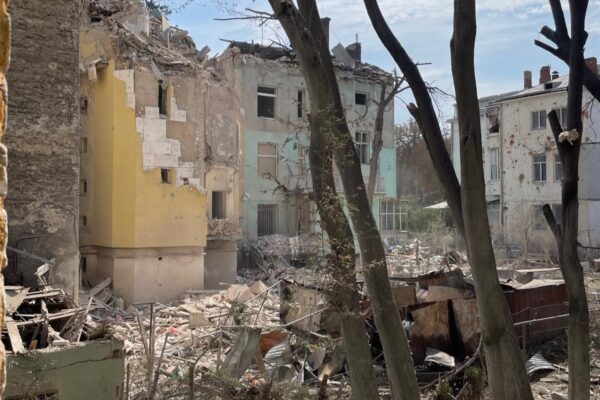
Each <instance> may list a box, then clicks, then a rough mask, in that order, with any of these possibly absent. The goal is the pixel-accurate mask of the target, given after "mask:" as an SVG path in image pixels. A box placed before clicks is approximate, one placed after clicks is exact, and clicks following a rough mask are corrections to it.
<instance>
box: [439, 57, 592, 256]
mask: <svg viewBox="0 0 600 400" xmlns="http://www.w3.org/2000/svg"><path fill="white" fill-rule="evenodd" d="M586 64H587V66H588V68H590V69H591V70H592V71H593V72H594V73H595V74H598V66H597V62H596V59H595V58H588V59H587V60H586ZM568 81H569V79H568V76H567V75H563V76H560V75H559V73H558V72H557V71H553V72H551V70H550V67H549V66H543V67H542V68H541V69H540V74H539V84H538V85H533V83H532V73H531V71H525V72H524V74H523V89H522V90H519V91H514V92H509V93H504V94H501V95H496V96H490V97H486V98H483V99H480V108H481V114H480V115H481V131H482V147H483V162H484V176H485V183H486V198H487V201H488V216H489V220H490V226H491V227H492V232H493V234H494V236H495V238H496V242H497V243H501V242H503V243H505V244H508V245H519V247H520V248H521V251H522V252H524V253H527V252H534V253H538V254H539V253H546V254H548V253H551V252H552V251H553V249H554V248H555V239H554V237H553V235H552V233H551V232H550V229H549V228H548V224H547V223H546V220H545V218H544V216H543V214H542V207H543V205H544V204H546V203H547V204H550V205H551V207H552V209H553V211H554V215H555V216H556V218H557V220H559V221H560V218H561V215H562V210H561V179H562V164H561V160H560V157H559V155H558V150H557V147H556V143H555V140H554V136H553V134H552V131H551V129H550V124H549V123H548V120H547V116H548V113H550V111H552V110H555V111H556V112H557V116H558V118H559V121H560V123H561V124H562V125H563V127H565V129H566V123H567V121H566V116H567V112H566V111H567V108H566V107H567V106H566V105H567V87H568ZM583 104H584V112H583V114H582V122H583V136H582V142H581V156H580V162H579V179H580V183H579V235H578V241H579V243H581V244H582V245H583V246H586V247H598V245H599V243H600V220H598V215H600V214H599V212H600V201H598V199H599V198H600V186H599V185H598V184H597V183H596V180H595V179H594V173H595V171H597V170H598V168H599V167H600V164H599V163H600V158H599V156H600V148H599V147H598V143H599V136H598V128H597V127H596V125H597V123H598V121H600V115H598V107H595V100H594V99H593V97H592V95H591V94H590V93H589V92H588V91H587V89H585V88H584V89H583ZM449 123H450V128H451V135H452V159H453V164H454V168H455V170H456V172H457V175H458V176H459V177H460V155H459V142H458V137H459V135H458V121H457V119H456V118H454V119H451V120H450V121H449Z"/></svg>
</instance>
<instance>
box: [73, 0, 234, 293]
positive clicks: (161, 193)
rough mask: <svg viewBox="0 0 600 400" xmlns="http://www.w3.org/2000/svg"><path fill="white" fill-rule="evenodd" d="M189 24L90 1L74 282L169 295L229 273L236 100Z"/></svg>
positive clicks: (131, 5)
mask: <svg viewBox="0 0 600 400" xmlns="http://www.w3.org/2000/svg"><path fill="white" fill-rule="evenodd" d="M207 53H208V49H207V48H204V49H202V50H198V49H196V47H195V44H194V42H193V40H192V39H191V37H189V36H188V35H187V32H185V31H183V30H181V29H179V28H176V27H172V26H170V25H169V23H168V20H167V19H166V18H165V16H164V15H162V14H161V13H160V12H158V11H156V10H151V9H148V8H146V7H145V6H143V5H142V4H140V2H137V1H134V0H132V1H118V2H117V1H92V2H90V3H89V4H88V7H87V9H86V12H85V13H84V17H83V21H82V29H81V34H80V62H79V68H80V73H81V182H80V191H79V193H80V207H81V213H80V245H81V253H82V274H83V281H84V282H89V283H91V284H94V283H97V282H98V281H101V280H102V279H104V278H106V277H111V278H112V281H113V289H114V291H115V293H116V294H118V295H120V296H122V297H123V298H124V299H126V300H127V301H129V302H140V301H168V300H171V299H173V298H176V297H178V296H179V295H181V294H182V293H183V292H185V291H186V290H187V289H202V288H204V287H205V286H212V285H216V284H217V283H218V282H231V281H232V280H234V279H235V276H236V252H237V240H239V237H240V232H239V198H240V195H239V184H240V179H239V166H240V157H241V154H240V143H241V134H242V132H243V118H242V111H241V108H240V105H239V102H238V101H237V98H236V96H235V93H234V92H233V91H232V90H231V89H230V88H229V87H228V85H227V84H226V82H224V81H223V80H222V79H221V77H220V74H219V72H218V71H217V70H216V69H215V68H214V67H210V63H209V60H207V58H206V56H207Z"/></svg>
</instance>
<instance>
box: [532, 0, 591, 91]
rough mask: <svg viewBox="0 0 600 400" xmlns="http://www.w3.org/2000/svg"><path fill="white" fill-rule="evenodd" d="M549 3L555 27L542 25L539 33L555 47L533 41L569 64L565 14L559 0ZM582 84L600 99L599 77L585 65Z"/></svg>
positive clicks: (569, 56)
mask: <svg viewBox="0 0 600 400" xmlns="http://www.w3.org/2000/svg"><path fill="white" fill-rule="evenodd" d="M549 3H550V8H551V10H552V16H553V18H554V24H555V28H556V29H554V30H552V29H551V28H550V27H548V26H544V27H542V30H541V31H540V33H541V34H542V35H544V36H545V37H546V38H547V39H548V40H550V41H551V42H552V43H554V45H555V46H556V48H553V47H552V46H549V45H547V44H546V43H544V42H542V41H539V40H535V41H534V43H535V45H536V46H538V47H540V48H542V49H544V50H546V51H547V52H549V53H550V54H553V55H554V56H556V57H557V58H558V59H560V60H562V61H564V62H565V64H567V65H571V38H570V37H569V33H568V31H567V24H566V22H565V14H564V12H563V9H562V6H561V4H560V0H549ZM586 3H587V2H586ZM584 35H586V37H587V33H585V31H584ZM582 57H583V54H582ZM583 84H584V85H585V87H586V88H587V90H589V92H590V93H591V94H592V96H594V98H595V99H596V100H599V101H600V77H598V75H597V72H596V71H592V70H590V69H589V68H588V67H587V66H585V67H583Z"/></svg>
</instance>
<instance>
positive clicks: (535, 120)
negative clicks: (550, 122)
mask: <svg viewBox="0 0 600 400" xmlns="http://www.w3.org/2000/svg"><path fill="white" fill-rule="evenodd" d="M541 129H546V110H538V111H532V112H531V130H534V131H535V130H541Z"/></svg>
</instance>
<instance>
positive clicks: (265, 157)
mask: <svg viewBox="0 0 600 400" xmlns="http://www.w3.org/2000/svg"><path fill="white" fill-rule="evenodd" d="M261 146H262V148H263V149H264V146H273V152H264V151H261ZM277 151H278V148H277V144H276V143H269V142H261V143H258V151H257V160H256V173H257V175H258V176H259V177H261V178H265V179H271V178H277V170H278V157H277V154H278V153H277ZM272 160H274V163H275V164H274V165H273V166H270V167H269V166H268V165H265V164H266V163H267V162H269V163H270V162H273V161H272ZM263 168H264V170H263ZM269 169H270V171H269Z"/></svg>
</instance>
